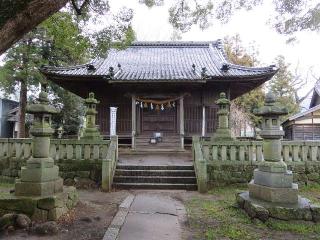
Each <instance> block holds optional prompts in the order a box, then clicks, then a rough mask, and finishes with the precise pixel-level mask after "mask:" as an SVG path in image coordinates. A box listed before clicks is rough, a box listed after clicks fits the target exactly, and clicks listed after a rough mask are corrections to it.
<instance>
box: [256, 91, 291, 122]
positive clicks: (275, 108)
mask: <svg viewBox="0 0 320 240" xmlns="http://www.w3.org/2000/svg"><path fill="white" fill-rule="evenodd" d="M264 102H265V103H264V106H262V107H260V108H258V109H254V111H253V113H254V114H255V115H257V116H262V117H263V116H271V115H272V116H282V115H286V114H288V109H287V108H286V107H283V106H281V105H279V104H278V103H277V102H276V96H275V95H274V93H273V92H271V91H269V92H268V93H267V94H266V97H265V101H264Z"/></svg>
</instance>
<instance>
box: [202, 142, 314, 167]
mask: <svg viewBox="0 0 320 240" xmlns="http://www.w3.org/2000/svg"><path fill="white" fill-rule="evenodd" d="M281 143H282V158H283V161H284V162H287V163H290V162H320V141H282V142H281ZM200 147H201V150H202V153H203V157H204V158H205V159H206V161H207V162H208V163H209V164H210V163H228V162H230V163H231V162H248V163H254V162H261V161H263V145H262V141H230V142H212V141H207V140H202V141H200Z"/></svg>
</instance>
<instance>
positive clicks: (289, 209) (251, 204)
mask: <svg viewBox="0 0 320 240" xmlns="http://www.w3.org/2000/svg"><path fill="white" fill-rule="evenodd" d="M236 201H237V204H238V206H239V207H240V208H242V209H244V210H245V211H246V213H247V214H248V215H249V216H250V217H251V218H258V219H260V220H261V221H266V220H268V219H269V217H272V218H277V219H281V220H305V221H314V222H318V221H320V206H319V205H313V204H311V203H310V201H309V200H308V199H306V198H302V197H300V196H299V197H298V201H297V202H296V203H294V204H285V203H271V202H266V201H262V200H258V199H255V198H251V197H250V195H249V192H248V191H247V192H241V193H236Z"/></svg>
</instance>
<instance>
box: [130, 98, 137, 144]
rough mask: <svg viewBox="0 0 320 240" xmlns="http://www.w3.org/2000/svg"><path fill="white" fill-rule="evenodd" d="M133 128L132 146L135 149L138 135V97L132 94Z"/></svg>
mask: <svg viewBox="0 0 320 240" xmlns="http://www.w3.org/2000/svg"><path fill="white" fill-rule="evenodd" d="M131 107H132V109H131V129H132V133H131V134H132V136H131V147H132V149H135V136H136V109H137V107H136V97H135V95H132V97H131Z"/></svg>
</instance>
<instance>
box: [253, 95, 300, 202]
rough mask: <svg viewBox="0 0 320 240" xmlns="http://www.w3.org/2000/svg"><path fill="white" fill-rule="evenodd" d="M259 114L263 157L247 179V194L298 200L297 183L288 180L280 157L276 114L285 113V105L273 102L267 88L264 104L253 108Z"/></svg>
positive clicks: (275, 198)
mask: <svg viewBox="0 0 320 240" xmlns="http://www.w3.org/2000/svg"><path fill="white" fill-rule="evenodd" d="M254 113H255V114H256V115H257V116H261V117H262V130H261V132H260V136H261V137H262V138H263V156H264V161H263V162H261V163H260V164H259V166H258V169H255V170H254V179H253V180H252V181H251V182H250V183H249V196H250V197H253V198H257V199H260V200H264V201H268V202H278V203H296V202H297V201H298V185H297V184H294V183H292V182H293V175H292V171H289V170H287V165H286V164H285V162H283V161H282V157H281V149H282V147H281V138H282V136H283V135H284V132H283V131H282V130H280V118H279V117H280V116H281V115H286V114H287V113H288V111H287V109H286V108H282V107H279V106H277V105H276V103H275V96H274V95H273V94H272V93H271V92H269V93H268V94H267V95H266V99H265V105H264V106H263V107H261V108H259V109H257V110H255V112H254Z"/></svg>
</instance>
